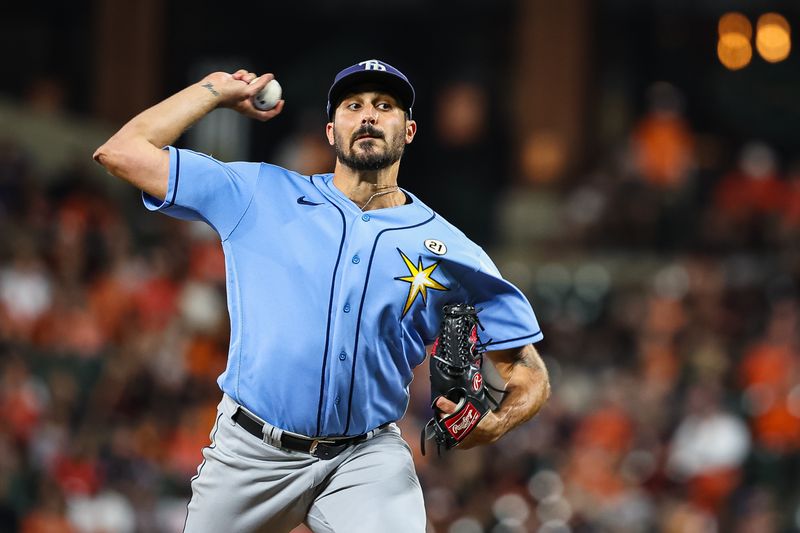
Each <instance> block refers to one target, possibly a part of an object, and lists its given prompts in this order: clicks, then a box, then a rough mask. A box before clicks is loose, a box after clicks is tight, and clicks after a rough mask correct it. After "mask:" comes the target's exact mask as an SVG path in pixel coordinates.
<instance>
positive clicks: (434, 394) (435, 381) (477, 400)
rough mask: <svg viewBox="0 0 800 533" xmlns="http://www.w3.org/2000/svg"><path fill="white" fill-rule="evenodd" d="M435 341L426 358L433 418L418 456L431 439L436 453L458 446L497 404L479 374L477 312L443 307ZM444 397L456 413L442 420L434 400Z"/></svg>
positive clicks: (480, 356)
mask: <svg viewBox="0 0 800 533" xmlns="http://www.w3.org/2000/svg"><path fill="white" fill-rule="evenodd" d="M442 312H443V316H442V325H441V330H440V333H439V337H437V339H436V340H435V341H434V343H433V349H432V351H431V358H430V373H431V406H432V407H433V410H434V414H433V418H431V419H430V420H429V421H428V423H427V424H426V425H425V428H424V429H423V430H422V435H421V439H420V440H421V448H422V454H423V455H425V442H426V441H427V440H430V439H433V440H434V441H435V442H436V449H437V452H438V453H439V454H440V455H441V452H442V449H444V450H445V451H447V450H450V449H451V448H454V447H456V446H458V444H459V443H461V442H462V441H463V440H464V439H465V438H466V437H467V435H469V434H470V432H471V431H472V430H473V429H474V428H475V426H477V425H478V422H480V420H481V419H482V418H483V417H484V415H486V413H487V412H488V411H489V410H490V409H496V408H497V406H498V403H497V401H496V400H495V399H494V398H493V397H492V396H490V395H489V394H488V393H487V391H486V387H487V384H486V383H485V382H484V379H483V375H482V373H481V367H482V365H483V354H484V352H485V351H486V348H485V345H483V344H481V343H480V342H479V340H478V327H481V329H483V326H481V323H480V321H479V320H478V312H477V311H476V310H475V307H473V306H471V305H469V304H454V305H446V306H444V308H443V309H442ZM439 396H445V397H447V398H448V399H449V400H451V401H452V402H454V403H455V404H456V410H455V411H454V412H453V413H450V414H448V415H446V416H444V417H442V416H440V415H441V413H442V412H441V411H440V410H439V409H438V408H437V407H436V399H437V398H439Z"/></svg>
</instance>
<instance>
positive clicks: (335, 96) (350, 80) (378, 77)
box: [327, 59, 415, 120]
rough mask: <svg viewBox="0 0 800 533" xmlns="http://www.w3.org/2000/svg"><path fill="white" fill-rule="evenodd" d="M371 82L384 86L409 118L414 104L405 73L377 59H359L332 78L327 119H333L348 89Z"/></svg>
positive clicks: (412, 88)
mask: <svg viewBox="0 0 800 533" xmlns="http://www.w3.org/2000/svg"><path fill="white" fill-rule="evenodd" d="M365 83H372V84H376V85H380V86H382V87H385V88H386V90H387V92H389V93H391V94H392V95H393V96H394V97H395V98H397V99H398V101H399V102H400V105H402V106H403V109H405V110H406V111H407V112H408V118H411V107H412V106H413V105H414V96H415V95H414V87H413V86H412V85H411V82H410V81H408V78H407V77H406V75H405V74H403V73H402V72H400V71H399V70H397V69H396V68H394V67H393V66H391V65H390V64H389V63H385V62H383V61H381V60H379V59H367V60H366V61H360V62H358V63H356V64H355V65H353V66H352V67H347V68H346V69H344V70H342V71H340V72H339V73H338V74H337V75H336V78H334V80H333V85H331V88H330V90H329V91H328V106H327V112H328V120H333V113H334V112H335V111H336V107H337V106H338V105H339V102H341V100H342V98H344V97H345V96H346V95H347V93H348V90H349V89H351V88H352V87H354V86H355V85H360V84H365Z"/></svg>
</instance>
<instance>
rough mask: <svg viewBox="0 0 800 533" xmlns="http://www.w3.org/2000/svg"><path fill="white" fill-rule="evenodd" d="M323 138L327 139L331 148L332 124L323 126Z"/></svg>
mask: <svg viewBox="0 0 800 533" xmlns="http://www.w3.org/2000/svg"><path fill="white" fill-rule="evenodd" d="M325 136H326V137H327V138H328V144H329V145H331V146H333V122H328V124H327V126H325Z"/></svg>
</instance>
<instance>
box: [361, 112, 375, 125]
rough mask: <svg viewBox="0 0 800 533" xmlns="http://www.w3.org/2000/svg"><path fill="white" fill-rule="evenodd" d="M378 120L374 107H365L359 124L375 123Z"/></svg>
mask: <svg viewBox="0 0 800 533" xmlns="http://www.w3.org/2000/svg"><path fill="white" fill-rule="evenodd" d="M376 122H378V114H377V113H376V112H375V110H374V109H365V110H364V114H363V115H362V116H361V124H375V123H376Z"/></svg>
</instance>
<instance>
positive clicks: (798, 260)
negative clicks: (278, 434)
mask: <svg viewBox="0 0 800 533" xmlns="http://www.w3.org/2000/svg"><path fill="white" fill-rule="evenodd" d="M3 12H4V15H3V17H2V20H0V44H2V49H3V51H4V52H3V70H4V76H3V78H4V82H3V85H2V90H1V91H0V227H2V232H0V531H4V532H5V531H8V532H13V531H23V532H25V533H38V532H55V531H58V532H62V531H63V532H67V531H74V532H93V533H100V532H106V533H111V532H133V531H140V532H172V531H180V530H181V527H182V524H183V519H184V513H185V504H186V501H187V499H188V497H189V479H190V477H191V476H192V475H193V474H194V473H195V469H196V467H197V465H198V463H199V461H200V459H201V457H200V449H201V448H202V447H203V446H204V445H206V444H207V443H208V431H209V428H210V427H211V425H212V422H213V417H214V408H215V405H216V403H217V401H218V400H219V396H220V394H219V392H218V389H217V387H216V385H215V378H216V376H217V375H218V374H219V372H220V371H221V370H222V368H223V366H224V363H225V357H226V350H227V341H228V323H227V313H226V311H225V299H224V284H223V276H224V273H223V259H222V255H221V251H220V247H219V246H218V243H217V239H216V236H215V235H214V234H213V233H211V232H210V231H209V230H208V229H207V228H205V227H204V226H201V225H192V224H186V223H180V222H176V221H174V220H171V219H169V218H168V217H164V216H160V215H153V214H149V213H146V212H145V210H144V209H143V208H142V206H141V204H140V200H139V198H138V195H137V193H136V191H134V190H132V189H131V188H129V187H126V186H124V185H122V184H120V183H117V182H116V181H115V180H114V179H113V178H111V177H109V176H107V175H105V174H104V173H103V172H102V171H101V170H100V168H99V167H97V166H96V165H94V164H93V163H92V161H91V153H92V151H93V149H94V148H95V147H96V146H98V145H99V144H100V143H101V142H102V141H103V140H105V139H106V138H107V137H108V136H109V135H110V134H111V133H113V132H114V131H115V130H116V129H117V128H118V127H119V126H121V125H122V123H124V121H126V120H127V119H128V118H130V117H131V116H132V115H133V114H135V113H136V112H138V111H140V110H142V109H144V108H145V107H147V106H149V105H151V104H153V103H155V102H157V101H158V100H160V99H162V98H164V97H166V96H167V95H169V94H171V93H173V92H175V91H177V90H179V89H180V88H182V87H184V86H185V85H187V84H189V83H191V82H193V81H195V80H197V79H199V78H200V77H201V76H202V75H204V74H205V73H207V72H209V71H212V70H216V69H234V68H236V67H239V66H244V67H247V68H249V69H251V70H255V71H259V72H263V71H271V72H274V73H275V74H276V75H277V77H278V79H279V80H280V81H281V83H282V85H283V87H284V91H285V98H286V100H287V107H286V110H285V112H284V113H283V114H282V115H281V116H280V117H279V118H278V119H276V120H274V121H272V122H269V123H266V124H256V123H252V122H249V121H247V120H245V119H242V118H240V117H238V116H235V115H234V114H233V113H230V112H226V111H221V112H214V113H213V114H212V115H211V116H209V117H208V118H207V119H206V120H204V121H203V122H201V123H200V124H198V125H197V126H195V127H194V128H193V129H192V130H190V131H189V133H188V134H187V135H186V136H185V137H184V138H183V139H182V140H181V142H180V143H179V144H181V145H182V146H186V147H192V148H195V149H198V150H202V151H207V152H211V153H213V154H214V155H215V156H217V157H219V158H221V159H226V160H236V159H255V160H265V161H270V162H275V163H278V164H281V165H284V166H287V167H290V168H293V169H297V170H300V171H303V172H306V173H309V172H320V171H326V170H328V169H330V168H331V167H332V155H331V152H330V150H329V149H328V147H327V146H326V144H325V142H324V137H323V127H324V122H325V117H324V105H325V95H326V92H327V89H328V87H329V84H330V80H331V79H332V78H333V75H334V74H335V72H336V71H337V70H338V69H339V68H341V67H343V66H346V65H350V64H352V63H355V62H356V61H359V60H362V59H367V58H371V57H379V58H382V59H384V60H386V61H388V62H389V63H392V64H395V65H396V66H398V67H400V68H401V69H402V70H403V71H405V72H406V73H407V74H408V75H409V76H410V78H411V79H412V81H413V82H414V84H415V87H416V89H417V95H418V104H417V106H416V107H415V110H414V111H415V118H416V119H417V120H418V122H419V125H420V127H419V135H418V137H417V140H416V142H415V143H414V144H413V145H412V146H411V147H410V148H409V149H408V150H407V153H406V157H405V158H404V160H403V165H402V168H401V184H402V185H404V186H405V187H407V188H409V189H410V190H412V191H414V192H416V193H417V194H418V195H419V196H420V197H421V198H423V199H424V200H425V201H426V202H427V203H429V204H431V205H432V206H434V207H435V208H436V209H437V210H439V211H440V212H441V213H442V214H443V215H444V216H445V217H446V218H448V219H450V220H451V221H452V222H454V223H455V224H456V225H458V226H459V227H461V228H462V229H463V230H464V231H465V232H466V233H467V234H469V235H471V236H473V237H474V239H475V240H476V241H478V242H479V243H480V244H482V245H483V246H484V247H485V248H486V249H487V250H488V251H489V252H490V254H491V255H492V256H493V257H494V258H495V259H496V261H497V263H498V265H499V267H500V269H501V271H503V272H504V274H505V275H506V276H507V277H508V278H510V279H511V280H513V281H514V282H516V283H517V284H518V285H519V286H520V287H521V288H523V289H524V290H525V292H526V293H527V295H528V296H529V297H530V299H531V301H532V303H533V305H534V308H535V310H536V311H537V314H538V316H539V318H540V321H541V322H542V325H543V329H544V331H545V335H546V338H545V340H544V342H542V343H541V344H540V345H539V349H540V351H541V352H542V354H543V356H544V357H545V359H546V362H547V364H548V367H549V369H550V372H551V376H552V381H553V391H554V392H553V397H552V399H551V400H550V402H549V404H548V405H547V406H546V408H545V409H544V410H543V411H542V413H541V414H540V415H539V416H538V417H537V418H536V419H535V421H533V422H531V423H529V424H527V425H525V426H523V427H522V428H520V429H518V430H517V431H515V432H514V433H512V434H510V435H508V436H507V437H506V438H505V439H503V440H502V441H501V442H499V443H498V444H496V445H494V446H492V447H489V448H484V449H479V450H474V451H469V452H461V453H458V454H452V455H450V456H448V457H445V458H443V459H438V458H436V457H430V456H428V457H422V456H421V455H420V454H419V453H418V435H419V427H420V426H421V424H422V423H423V422H424V420H426V419H427V418H428V416H429V411H428V406H427V402H428V389H427V387H428V385H427V378H426V376H425V372H424V371H423V372H422V373H420V374H419V376H418V378H419V379H417V380H415V381H414V383H413V389H414V391H413V393H414V394H413V400H412V404H411V406H410V407H409V411H408V414H407V415H406V417H405V419H404V420H403V421H402V428H403V430H404V434H405V436H406V438H407V440H408V441H409V443H410V444H411V445H412V447H414V449H415V450H416V460H417V465H418V470H419V474H420V477H421V480H422V482H423V485H424V487H425V495H426V501H427V504H428V510H429V515H428V516H429V522H430V531H431V532H437V533H480V532H491V533H506V532H508V533H515V532H523V531H534V532H547V533H556V532H558V533H563V532H625V533H628V532H630V533H634V532H650V531H664V532H675V533H677V532H703V533H705V532H716V531H719V532H736V533H760V532H791V531H800V482H799V481H798V479H800V307H799V306H800V301H799V300H798V298H800V295H799V293H798V283H799V282H800V157H798V149H800V134H798V124H800V98H798V94H800V68H798V66H799V64H798V58H797V53H796V51H795V50H791V48H792V43H793V40H792V39H793V36H794V35H796V32H797V27H798V23H800V4H798V3H797V2H790V1H756V0H751V1H743V0H739V1H735V0H731V1H722V0H698V1H686V0H653V1H643V0H596V1H594V2H590V1H585V0H584V1H581V0H563V1H561V2H548V1H546V0H496V1H493V2H488V1H476V0H461V1H458V2H456V1H452V0H442V1H439V2H425V1H423V0H386V1H384V2H380V3H379V2H370V1H367V0H339V1H338V2H323V1H313V0H294V1H293V2H280V3H270V2H262V3H261V4H251V3H241V4H228V5H226V6H224V7H223V5H222V4H219V3H216V4H213V5H212V4H204V3H199V2H188V1H185V0H175V1H171V2H161V1H158V0H139V1H137V2H117V1H114V0H94V1H91V0H74V1H72V2H69V3H66V2H59V3H55V2H38V3H14V4H8V5H5V6H4V8H3ZM732 12H738V13H739V15H732V16H731V15H729V16H727V17H723V15H726V14H728V13H732ZM768 14H772V15H770V16H766V17H762V16H764V15H768ZM775 14H778V15H780V16H774V15H775ZM309 259H312V258H309ZM423 370H424V369H423ZM304 392H305V391H302V390H298V391H297V393H298V395H300V394H304ZM456 457H457V458H458V461H456V460H455V459H456Z"/></svg>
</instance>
